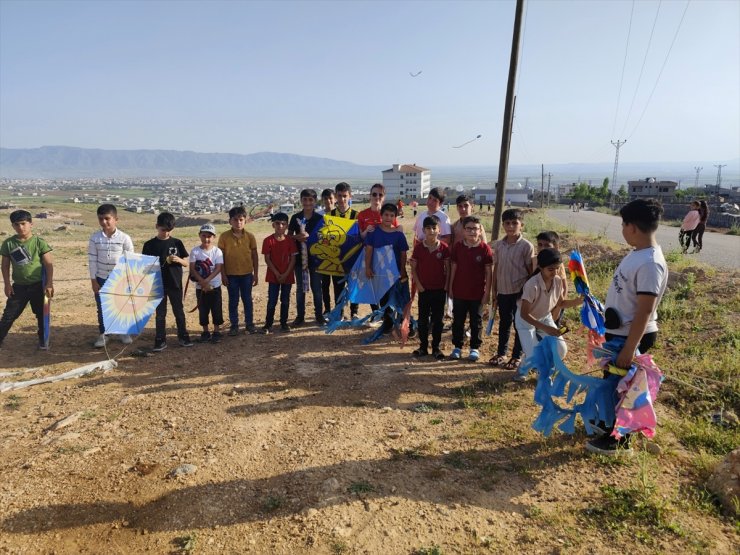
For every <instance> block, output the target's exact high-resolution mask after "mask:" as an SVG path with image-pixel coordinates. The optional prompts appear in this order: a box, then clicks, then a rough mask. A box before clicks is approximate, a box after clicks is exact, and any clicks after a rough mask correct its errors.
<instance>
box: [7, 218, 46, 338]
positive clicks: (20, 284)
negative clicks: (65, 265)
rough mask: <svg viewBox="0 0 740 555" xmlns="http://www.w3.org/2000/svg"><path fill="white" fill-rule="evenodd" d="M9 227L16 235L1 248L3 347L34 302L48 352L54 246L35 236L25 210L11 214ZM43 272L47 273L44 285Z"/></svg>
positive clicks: (34, 308)
mask: <svg viewBox="0 0 740 555" xmlns="http://www.w3.org/2000/svg"><path fill="white" fill-rule="evenodd" d="M10 224H11V225H12V226H13V230H14V231H15V235H14V236H13V237H10V238H8V239H6V240H5V241H3V244H2V246H0V255H2V258H3V259H2V274H3V283H4V284H5V296H6V297H7V298H8V302H7V303H6V304H5V310H4V311H3V316H2V318H0V346H1V345H2V343H3V340H4V339H5V336H6V335H8V331H10V326H12V325H13V322H15V321H16V319H17V318H18V317H19V316H20V315H21V314H22V313H23V311H24V310H25V309H26V305H27V304H28V303H29V302H30V303H31V311H32V312H33V313H34V314H35V315H36V322H37V324H38V337H39V349H41V350H46V349H47V348H48V345H46V343H44V295H46V296H47V297H49V298H52V297H53V296H54V268H53V265H52V257H51V250H52V249H51V247H50V246H49V244H48V243H47V242H46V241H44V240H43V239H42V238H41V237H39V236H38V235H34V234H33V222H32V220H31V213H30V212H27V211H26V210H15V211H14V212H11V213H10ZM11 266H12V267H13V281H12V282H11V279H10V268H11ZM43 272H45V273H46V276H45V281H46V283H45V284H44V283H43V281H44V280H43Z"/></svg>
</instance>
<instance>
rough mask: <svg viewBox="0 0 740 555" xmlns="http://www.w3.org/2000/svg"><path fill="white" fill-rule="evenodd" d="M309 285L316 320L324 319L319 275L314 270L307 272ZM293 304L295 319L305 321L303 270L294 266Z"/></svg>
mask: <svg viewBox="0 0 740 555" xmlns="http://www.w3.org/2000/svg"><path fill="white" fill-rule="evenodd" d="M308 273H309V275H310V276H311V278H310V284H311V294H312V295H313V312H314V314H315V315H316V319H317V320H321V319H322V318H323V317H324V312H323V310H322V309H323V301H322V298H321V297H322V295H321V274H318V273H316V271H315V270H311V269H309V270H308ZM295 304H296V312H297V314H296V319H297V320H305V318H306V292H305V291H304V290H303V270H302V269H301V268H300V266H298V265H297V264H296V268H295Z"/></svg>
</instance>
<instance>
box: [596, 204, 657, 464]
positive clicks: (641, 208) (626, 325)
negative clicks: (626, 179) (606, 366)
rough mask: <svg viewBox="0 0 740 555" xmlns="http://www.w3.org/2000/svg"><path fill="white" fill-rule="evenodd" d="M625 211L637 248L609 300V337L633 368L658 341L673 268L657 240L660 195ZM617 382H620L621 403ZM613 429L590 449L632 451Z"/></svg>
mask: <svg viewBox="0 0 740 555" xmlns="http://www.w3.org/2000/svg"><path fill="white" fill-rule="evenodd" d="M619 214H620V215H621V216H622V236H623V237H624V240H625V241H626V242H627V244H628V245H630V246H631V247H633V248H634V250H633V251H632V252H630V253H629V254H627V256H625V257H624V258H623V259H622V261H621V262H620V263H619V266H618V267H617V269H616V271H615V272H614V277H613V279H612V281H611V283H610V284H609V290H608V291H607V293H606V303H605V304H604V306H605V307H606V310H605V312H604V317H605V318H604V319H605V324H606V329H607V333H606V334H605V336H604V337H605V338H606V340H607V342H614V343H616V344H617V345H621V349H620V350H619V354H618V355H617V358H616V360H615V361H614V364H615V366H617V367H618V368H629V367H630V366H631V364H632V359H633V358H634V356H635V351H636V350H637V349H639V350H640V353H646V352H647V351H648V350H649V349H650V348H651V347H652V346H653V345H655V340H656V338H657V336H658V313H657V310H658V304H660V300H661V298H662V297H663V293H665V289H666V285H667V283H668V267H667V265H666V261H665V258H663V251H662V249H661V248H660V245H658V243H657V241H656V239H655V231H656V230H657V229H658V223H659V222H660V217H661V216H662V214H663V207H662V206H661V205H660V203H659V202H658V201H657V200H655V199H638V200H633V201H632V202H630V203H627V204H625V205H624V206H623V207H622V209H621V210H620V211H619ZM610 376H613V375H610ZM606 377H607V374H606V373H605V378H606ZM614 377H616V376H614ZM617 381H618V380H614V387H615V391H614V404H615V405H616V401H617V395H616V385H617ZM612 429H613V427H612V428H609V429H606V430H604V431H605V432H606V433H605V434H604V435H603V436H601V437H599V438H596V439H593V440H591V441H589V442H588V443H587V444H586V449H587V450H588V451H591V452H592V453H599V454H602V455H608V456H615V455H617V454H619V450H622V451H627V452H629V451H630V448H629V442H630V438H629V436H628V435H627V436H624V437H623V438H621V439H619V440H617V439H615V438H614V437H612V436H611V432H612Z"/></svg>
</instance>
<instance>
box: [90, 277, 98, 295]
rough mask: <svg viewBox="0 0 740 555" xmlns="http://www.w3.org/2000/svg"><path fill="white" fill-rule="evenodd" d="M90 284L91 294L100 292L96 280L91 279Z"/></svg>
mask: <svg viewBox="0 0 740 555" xmlns="http://www.w3.org/2000/svg"><path fill="white" fill-rule="evenodd" d="M90 283H91V284H92V290H93V293H98V292H99V291H100V284H99V283H98V280H97V279H91V280H90Z"/></svg>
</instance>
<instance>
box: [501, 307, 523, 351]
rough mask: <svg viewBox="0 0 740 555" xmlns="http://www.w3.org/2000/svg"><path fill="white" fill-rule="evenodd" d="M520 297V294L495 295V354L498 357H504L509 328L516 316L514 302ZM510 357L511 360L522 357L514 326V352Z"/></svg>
mask: <svg viewBox="0 0 740 555" xmlns="http://www.w3.org/2000/svg"><path fill="white" fill-rule="evenodd" d="M521 295H522V294H521V293H512V294H510V295H504V294H502V293H499V294H498V295H496V302H497V303H498V349H497V351H496V354H497V355H499V356H506V350H507V348H508V347H509V335H510V333H511V326H512V324H513V323H514V316H515V315H516V301H517V300H518V299H519V297H521ZM511 356H512V357H513V358H521V357H522V344H521V343H520V342H519V333H518V332H517V331H516V326H514V350H513V351H512V352H511Z"/></svg>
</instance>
